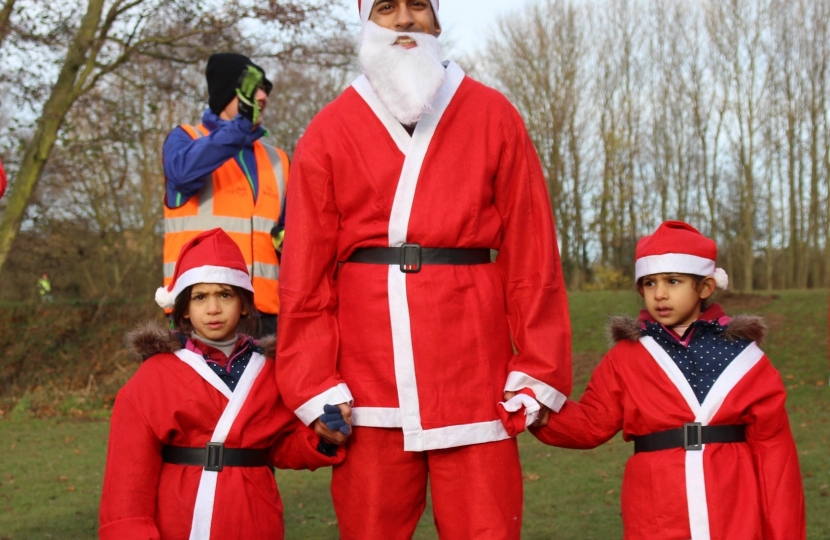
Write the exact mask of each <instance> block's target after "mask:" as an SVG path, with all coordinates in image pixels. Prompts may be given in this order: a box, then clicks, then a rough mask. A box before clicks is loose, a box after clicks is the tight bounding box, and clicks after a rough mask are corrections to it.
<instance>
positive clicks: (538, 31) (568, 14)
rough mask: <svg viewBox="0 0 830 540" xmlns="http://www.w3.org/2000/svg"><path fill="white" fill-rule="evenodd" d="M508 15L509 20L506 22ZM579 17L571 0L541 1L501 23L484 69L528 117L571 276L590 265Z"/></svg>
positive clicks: (583, 45)
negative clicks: (515, 18) (516, 18)
mask: <svg viewBox="0 0 830 540" xmlns="http://www.w3.org/2000/svg"><path fill="white" fill-rule="evenodd" d="M505 22H506V21H505ZM584 23H585V21H584V18H583V15H582V13H581V12H580V11H579V10H578V9H577V8H576V6H575V4H574V3H573V2H571V1H568V0H546V1H545V2H542V3H540V4H537V5H533V6H530V8H529V9H528V10H527V11H526V12H524V13H523V14H522V15H520V17H519V20H511V23H510V24H500V25H499V27H498V28H499V30H498V32H497V33H496V35H495V36H494V37H493V38H492V39H491V40H490V41H489V42H488V45H487V51H488V53H487V61H486V70H487V71H488V72H489V73H490V76H491V77H492V78H493V79H494V81H495V83H496V85H497V86H499V87H500V88H502V89H503V90H504V92H505V93H506V95H507V96H508V97H509V98H510V99H511V100H512V101H513V103H514V104H515V105H516V107H517V108H518V109H519V112H520V113H521V114H522V116H523V117H524V119H525V122H526V124H527V127H528V131H529V133H530V136H531V138H532V139H533V142H534V144H535V146H536V148H537V150H538V152H539V157H540V159H541V161H542V165H543V168H544V171H545V177H546V179H547V185H548V193H549V195H550V198H551V202H552V205H553V208H554V214H555V218H556V222H557V231H558V235H559V239H560V241H561V243H562V249H561V252H562V263H563V267H564V272H565V275H566V278H567V280H568V283H569V284H570V285H571V286H577V287H578V286H579V285H580V284H581V283H582V281H583V280H584V279H585V273H586V272H587V265H588V262H587V247H586V239H585V233H584V230H585V219H584V212H583V207H584V203H583V201H584V197H585V194H586V189H585V182H586V177H585V173H584V168H583V155H582V153H583V151H584V150H583V149H584V142H583V136H584V126H583V122H584V120H583V118H582V114H581V111H582V103H581V101H582V100H583V99H584V89H585V86H586V82H585V74H584V72H583V69H584V66H585V61H586V56H587V42H586V39H585V33H584V28H585V26H584Z"/></svg>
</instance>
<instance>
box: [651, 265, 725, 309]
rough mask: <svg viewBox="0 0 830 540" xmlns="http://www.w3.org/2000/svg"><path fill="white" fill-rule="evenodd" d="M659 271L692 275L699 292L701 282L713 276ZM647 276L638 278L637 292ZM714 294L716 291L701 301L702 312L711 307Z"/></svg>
mask: <svg viewBox="0 0 830 540" xmlns="http://www.w3.org/2000/svg"><path fill="white" fill-rule="evenodd" d="M658 273H660V274H680V275H682V276H687V277H690V278H692V280H694V287H695V290H696V291H697V292H700V284H701V283H703V280H704V279H706V278H707V277H711V276H699V275H697V274H687V273H685V272H658ZM646 277H647V276H643V277H641V278H640V279H638V280H637V292H640V290H641V289H642V287H643V279H645V278H646ZM715 290H716V291H717V288H715ZM713 296H715V294H714V293H712V294H711V295H710V296H709V298H704V299H703V300H701V301H700V312H701V313H703V312H704V311H706V310H707V309H709V306H710V305H711V304H712V297H713Z"/></svg>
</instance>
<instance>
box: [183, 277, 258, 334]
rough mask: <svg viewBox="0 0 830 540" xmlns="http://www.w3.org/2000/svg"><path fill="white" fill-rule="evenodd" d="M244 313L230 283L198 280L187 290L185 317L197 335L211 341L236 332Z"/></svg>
mask: <svg viewBox="0 0 830 540" xmlns="http://www.w3.org/2000/svg"><path fill="white" fill-rule="evenodd" d="M243 315H247V313H244V312H243V310H242V299H241V298H240V297H239V295H238V294H236V291H234V290H233V287H231V286H230V285H223V284H218V283H199V284H196V285H194V286H193V288H192V289H191V291H190V305H189V306H188V308H187V313H185V314H184V318H185V319H189V320H190V323H191V324H192V325H193V329H194V330H196V333H197V334H199V335H200V336H202V337H204V338H207V339H211V340H213V341H225V340H227V339H230V338H232V337H233V336H234V335H235V334H236V327H237V326H238V325H239V319H240V318H242V316H243Z"/></svg>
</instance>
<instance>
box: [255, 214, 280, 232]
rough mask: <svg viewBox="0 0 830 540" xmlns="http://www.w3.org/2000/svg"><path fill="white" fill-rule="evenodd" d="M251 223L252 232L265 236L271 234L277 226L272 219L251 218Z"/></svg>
mask: <svg viewBox="0 0 830 540" xmlns="http://www.w3.org/2000/svg"><path fill="white" fill-rule="evenodd" d="M251 222H252V223H253V227H254V232H263V233H267V234H271V229H273V228H274V227H275V226H276V224H277V222H276V221H274V220H273V219H269V218H265V217H261V216H254V217H252V218H251Z"/></svg>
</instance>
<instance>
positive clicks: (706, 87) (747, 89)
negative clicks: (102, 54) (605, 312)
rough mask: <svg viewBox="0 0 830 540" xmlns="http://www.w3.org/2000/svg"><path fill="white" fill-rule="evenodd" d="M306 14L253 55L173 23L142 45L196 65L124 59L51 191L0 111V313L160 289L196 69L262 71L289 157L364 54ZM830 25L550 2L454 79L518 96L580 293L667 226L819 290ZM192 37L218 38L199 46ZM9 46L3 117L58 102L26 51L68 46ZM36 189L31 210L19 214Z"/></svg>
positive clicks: (500, 28)
mask: <svg viewBox="0 0 830 540" xmlns="http://www.w3.org/2000/svg"><path fill="white" fill-rule="evenodd" d="M29 1H30V0H18V4H17V6H18V7H16V8H15V9H16V10H18V9H20V10H22V7H23V6H25V5H28V4H27V2H29ZM98 1H100V0H88V2H90V3H89V5H90V6H92V5H93V3H95V2H98ZM251 1H252V2H254V3H256V4H257V5H259V3H260V2H259V0H251ZM82 3H83V2H82ZM289 4H290V5H291V6H295V7H297V6H299V7H297V9H300V7H302V6H306V4H301V3H296V2H290V3H286V5H289ZM312 4H313V5H314V6H316V7H313V8H310V7H302V9H303V10H307V12H304V13H306V17H305V18H300V17H294V16H293V15H292V16H291V17H289V15H290V14H291V13H294V12H293V11H291V12H290V13H288V12H286V13H287V14H284V15H285V21H283V22H280V24H281V25H282V26H281V28H284V29H285V30H284V31H283V32H282V33H274V34H265V33H262V34H259V35H257V36H255V39H254V38H246V34H245V32H244V31H243V30H244V29H245V28H247V27H245V26H244V25H243V23H244V17H242V16H241V15H239V16H237V15H235V16H234V17H233V18H231V19H230V20H229V21H227V23H226V25H225V26H223V27H222V28H221V31H220V30H217V31H215V32H213V33H211V32H207V31H206V30H204V28H205V27H204V26H203V25H198V24H195V23H194V22H193V21H195V20H197V19H193V18H192V17H190V16H189V15H188V14H187V13H185V12H182V13H178V12H176V13H178V14H177V15H175V17H179V16H181V17H183V21H184V22H183V23H182V24H185V23H186V24H185V26H182V27H181V28H180V27H179V26H176V24H173V23H174V22H175V21H173V20H172V19H171V22H170V24H171V28H172V29H167V30H164V29H161V30H160V29H158V28H155V27H152V26H150V27H147V29H145V28H144V27H143V26H142V27H141V29H142V31H148V32H149V31H153V32H168V33H170V32H173V31H174V30H176V31H177V32H179V33H180V34H181V35H180V37H181V39H183V40H184V41H183V43H185V44H186V45H187V47H183V48H177V49H175V51H173V52H175V53H176V55H178V56H176V55H172V52H171V51H167V49H164V50H157V49H148V50H147V51H145V52H144V53H142V54H139V52H140V51H139V52H135V54H132V55H131V56H128V57H127V56H125V57H124V61H123V62H122V63H120V64H119V63H118V62H120V61H121V60H120V58H121V57H120V56H118V55H115V56H113V58H112V59H110V60H111V62H112V71H103V72H101V76H100V78H99V79H96V80H95V84H87V85H86V86H84V87H83V88H81V89H79V90H78V91H77V94H72V95H71V96H70V97H71V98H72V101H71V105H67V107H66V111H67V112H66V114H65V118H64V119H63V122H62V124H60V127H59V128H57V127H56V128H55V129H56V130H57V131H56V141H55V143H54V146H53V147H52V148H51V150H50V151H49V154H48V161H46V164H45V165H44V166H43V168H42V171H41V170H40V169H38V167H40V165H39V164H38V163H39V162H37V160H35V161H32V162H31V163H30V164H27V163H29V162H27V161H26V160H27V159H29V158H28V157H27V156H30V153H31V152H34V150H31V148H32V144H34V142H33V141H35V142H37V141H40V140H41V139H42V137H41V135H39V133H40V132H37V131H36V130H34V128H35V127H37V126H36V125H30V126H27V125H25V122H23V123H21V122H20V121H18V120H15V121H14V122H12V121H10V120H9V118H8V114H7V115H5V116H4V115H3V114H1V113H2V112H3V111H2V110H0V128H4V127H7V128H9V129H8V130H7V131H6V132H5V133H7V135H3V134H2V133H3V130H0V143H2V144H0V146H2V145H5V148H0V152H2V153H3V158H4V162H6V163H8V164H9V165H10V169H11V171H10V172H12V176H11V179H12V193H11V194H8V195H7V196H6V198H5V199H4V200H3V201H2V202H0V216H4V218H3V219H4V220H5V221H3V222H2V223H0V225H1V226H0V236H2V237H3V238H6V239H8V238H10V237H13V236H14V234H15V232H16V230H17V229H16V228H15V227H16V226H17V225H16V224H15V223H12V221H14V220H12V219H11V218H9V216H11V215H12V213H15V215H18V216H19V219H20V220H21V223H22V224H23V225H22V229H21V230H20V234H19V235H17V237H16V240H15V241H14V243H13V245H12V249H11V250H10V252H9V255H8V259H6V260H5V261H3V257H2V255H3V249H0V267H2V270H1V271H0V300H15V301H21V300H29V299H34V298H35V283H36V280H37V277H38V276H39V275H40V273H41V272H44V271H46V272H49V273H50V275H51V277H52V281H53V290H54V295H55V297H56V298H57V299H61V298H88V299H96V300H100V299H104V298H107V299H113V298H133V297H147V298H148V299H151V298H152V292H153V290H154V289H155V287H156V286H158V284H159V283H160V281H161V264H160V258H161V256H160V252H161V235H162V229H163V226H162V200H163V197H164V187H163V186H164V175H163V171H162V162H161V146H162V144H163V142H164V139H165V137H166V135H167V133H168V132H169V130H170V129H171V128H172V127H173V126H175V125H176V124H178V123H183V122H187V123H195V122H198V120H199V118H200V115H201V111H202V110H203V107H204V105H205V101H206V96H205V86H204V79H203V75H202V69H203V60H204V58H205V55H206V54H208V53H209V52H211V51H212V50H213V48H214V47H218V46H221V47H230V46H233V47H235V48H237V50H241V51H244V52H248V53H250V54H252V55H253V56H255V57H257V54H258V53H260V55H261V56H260V58H261V60H260V62H261V63H262V64H263V65H265V66H266V68H267V70H268V74H269V77H270V78H271V79H272V80H273V81H274V82H275V87H274V90H273V92H272V94H271V96H270V102H269V106H268V110H267V111H266V115H265V122H266V126H267V127H268V129H269V131H270V132H271V137H270V139H268V140H269V142H270V143H272V144H276V145H278V146H281V147H283V148H285V149H286V150H288V151H289V153H291V151H292V150H293V148H294V146H295V145H296V142H297V139H298V138H299V136H300V135H301V134H302V132H303V129H304V128H305V126H306V125H307V124H308V122H309V121H310V120H311V118H312V117H313V116H314V114H316V112H317V111H319V110H320V108H322V107H323V106H324V105H325V104H326V103H328V102H329V101H330V100H331V99H333V98H334V97H335V96H337V95H338V93H339V92H340V91H341V90H342V89H343V88H344V87H345V85H346V84H348V82H349V81H350V77H352V76H353V74H354V67H353V65H350V59H352V58H353V50H352V49H351V45H350V44H348V43H346V41H347V40H345V38H342V35H343V33H344V32H345V33H348V32H350V31H353V30H354V29H353V28H352V29H348V28H346V29H343V28H341V29H340V30H338V32H339V33H338V32H334V31H333V30H331V31H329V30H326V31H325V32H321V31H319V30H314V28H315V27H314V25H313V24H311V21H313V20H315V19H314V17H316V16H318V15H319V13H321V11H325V9H327V7H326V3H325V2H322V1H316V0H315V2H313V3H312ZM136 5H137V6H138V7H136V8H134V9H137V10H143V9H146V10H150V9H151V8H152V7H153V6H155V5H165V6H167V5H168V4H167V0H152V1H151V0H144V1H143V3H140V4H136ZM277 5H282V3H277ZM307 5H311V4H307ZM349 7H350V8H351V7H352V6H351V4H349ZM193 9H196V8H195V7H194V8H193ZM200 9H201V8H200ZM263 9H264V8H263ZM286 9H287V8H286ZM292 9H294V8H292ZM289 11H290V10H289ZM15 13H18V11H15ZM25 13H26V12H25V11H19V14H18V15H15V16H17V17H24V15H25ZM74 13H75V12H74V11H72V10H68V11H66V13H64V12H63V11H61V12H60V13H57V12H56V15H55V20H54V21H52V20H51V19H50V20H49V21H44V22H42V23H41V24H42V26H44V27H43V28H42V29H41V28H40V27H38V28H39V29H40V30H39V31H42V32H43V35H44V36H46V37H49V36H52V35H53V33H54V32H52V33H50V32H51V30H49V28H51V27H48V24H47V23H49V24H52V23H54V25H55V28H59V29H60V31H61V32H65V33H66V35H67V36H69V35H71V34H72V33H73V32H75V30H76V28H78V27H77V24H78V22H77V21H76V20H75V19H73V18H72V17H73V16H74V15H73V14H74ZM246 13H247V12H246ZM298 13H299V12H298ZM203 15H204V16H205V17H209V16H212V14H211V13H210V12H206V13H204V14H203ZM171 16H172V15H171ZM61 17H64V18H63V19H61ZM14 20H15V17H14V16H13V17H12V21H14ZM20 20H23V19H20ZM63 20H65V21H66V24H65V25H63V26H62V25H61V24H59V23H61V21H63ZM102 20H103V19H102ZM131 21H132V19H125V21H124V24H126V25H127V26H125V28H126V29H127V30H129V28H131V27H130V26H129V25H130V24H132V22H131ZM127 23H129V24H127ZM102 24H103V23H102ZM828 24H830V0H786V1H785V0H583V1H578V0H540V1H539V2H538V3H535V4H533V3H529V5H528V6H527V7H523V8H522V9H520V10H518V11H517V12H515V13H513V14H511V15H509V16H507V17H505V18H504V19H503V20H502V21H500V23H499V24H498V25H497V26H496V28H495V29H494V33H493V34H492V35H491V36H490V37H489V38H488V39H487V41H486V47H485V48H484V50H483V51H482V52H481V53H480V54H478V55H476V56H472V57H467V58H461V59H459V61H460V63H461V64H462V65H463V66H464V67H465V68H467V69H468V71H469V73H471V74H472V75H474V76H475V77H477V78H479V79H481V80H483V81H484V82H487V83H489V84H492V85H493V86H496V87H498V88H500V89H501V90H502V91H503V92H505V94H506V95H507V96H508V97H509V98H510V100H511V101H512V102H513V103H514V104H515V105H516V107H517V108H518V109H519V111H520V112H521V114H522V115H523V117H524V118H525V121H526V123H527V126H528V129H529V130H530V133H531V136H532V138H533V140H534V142H535V144H536V147H537V149H538V152H539V156H540V158H541V161H542V165H543V168H544V172H545V175H546V178H547V182H548V188H549V192H550V197H551V201H552V206H553V211H554V214H555V218H556V222H557V233H558V236H559V241H560V247H561V252H562V260H563V265H564V270H565V273H566V278H567V283H568V286H569V287H571V288H572V289H596V288H624V287H631V286H632V280H631V275H632V270H633V262H634V261H633V252H634V247H635V245H636V241H637V239H638V238H639V237H640V236H642V235H643V234H647V233H648V232H650V231H652V230H653V229H654V228H655V227H656V226H657V225H658V224H659V223H660V222H661V221H663V220H666V219H681V220H686V221H689V222H690V223H692V224H694V225H695V226H697V227H698V228H700V229H701V230H702V231H703V232H704V233H705V234H707V235H710V236H713V237H714V238H716V239H717V241H718V244H719V248H720V259H721V260H720V261H719V263H720V265H721V266H723V267H724V268H725V269H726V270H727V272H728V273H729V275H730V278H731V281H732V286H733V288H737V289H741V290H750V289H783V288H805V287H827V286H828V285H829V284H830V249H828V238H830V204H828V202H830V201H828V193H829V192H830V113H828V103H830V28H828ZM187 25H195V26H194V28H195V29H196V30H198V31H199V32H202V33H203V34H205V35H202V34H199V36H201V37H199V38H198V40H196V39H195V38H191V37H189V36H190V34H189V33H188V32H190V30H188V29H189V28H190V26H187ZM240 25H242V26H240ZM303 25H305V26H308V28H310V30H309V31H308V32H306V33H303V34H302V35H301V37H302V39H300V37H297V36H298V35H299V34H296V32H295V33H292V30H291V28H305V26H303ZM11 28H12V33H11V34H8V37H7V39H6V41H5V43H3V42H0V45H2V47H1V48H2V50H3V51H6V52H8V53H9V54H10V55H11V57H13V58H17V59H18V62H17V64H15V66H16V67H15V66H12V64H11V63H10V64H8V65H4V67H3V68H0V89H3V90H4V91H6V90H8V92H7V93H6V95H7V96H8V99H7V100H6V101H7V103H6V110H8V107H9V106H10V105H9V104H11V106H15V105H14V104H16V103H20V104H24V103H25V104H26V106H27V107H30V108H31V107H35V103H36V102H37V103H40V102H42V101H43V100H44V99H45V97H46V96H47V95H51V94H49V92H52V93H53V94H54V92H56V91H57V90H56V89H57V86H54V87H51V86H49V85H50V84H52V83H51V82H50V79H49V77H50V76H51V75H48V74H49V73H51V71H49V70H42V71H39V72H38V73H39V74H40V75H38V76H39V77H41V78H40V79H38V81H36V82H37V85H35V84H34V83H32V85H33V86H32V90H31V91H28V90H27V92H25V93H22V94H21V93H20V92H18V91H17V90H15V88H22V87H20V86H19V84H18V83H19V82H20V81H26V80H28V79H27V78H26V77H33V75H31V74H30V73H29V71H30V70H29V71H27V70H26V64H25V59H26V58H28V57H27V56H26V54H30V53H29V52H27V51H29V49H31V48H32V47H34V46H35V45H33V44H37V46H38V47H41V49H36V50H41V51H42V52H43V51H51V52H52V54H53V55H54V57H55V58H58V56H59V55H61V54H64V53H63V52H61V51H62V49H60V47H65V43H67V41H66V39H57V38H54V39H52V38H51V37H50V38H49V39H52V41H49V40H47V39H46V37H44V38H43V39H40V40H39V41H33V38H32V37H31V36H29V34H26V33H25V32H22V31H21V30H20V29H21V28H22V26H20V25H17V26H15V25H12V26H11ZM122 30H123V31H124V32H126V30H124V29H122ZM185 30H186V31H185ZM196 30H193V31H196ZM205 32H207V33H205ZM174 34H175V32H174ZM56 35H57V34H56ZM60 35H61V36H64V34H60ZM125 35H129V33H127V34H125ZM171 35H173V34H171ZM176 35H179V34H176ZM333 35H337V36H341V38H339V41H337V43H338V44H340V46H341V48H340V49H337V48H336V47H334V46H332V45H331V44H330V43H331V37H332V36H333ZM484 35H486V34H484ZM268 36H272V37H271V38H269V37H268ZM64 37H65V36H64ZM220 38H221V39H220ZM119 39H120V38H119ZM125 39H126V38H125ZM148 39H149V38H148ZM153 39H156V38H153ZM177 39H178V38H177ZM268 39H272V40H273V43H271V42H269V41H268ZM194 40H195V41H194ZM199 40H202V41H199ZM211 40H213V41H211ZM344 40H345V41H344ZM116 42H117V41H116ZM147 43H148V44H152V43H163V42H162V41H152V40H150V41H147ZM315 44H317V45H315ZM327 44H328V45H327ZM148 46H149V45H148ZM164 46H165V47H167V46H168V45H164ZM27 47H28V48H27ZM32 50H35V49H32ZM106 50H107V49H105V51H106ZM273 50H280V51H288V53H290V54H288V53H285V52H282V53H274V52H273ZM335 50H336V51H339V53H338V55H337V56H336V57H334V56H332V55H331V54H329V52H330V51H335ZM165 51H167V52H170V54H167V53H166V52H165ZM264 51H271V52H269V53H267V54H266V53H265V52H264ZM327 51H328V52H327ZM115 52H117V50H115ZM110 53H111V54H115V53H113V52H112V51H110ZM162 53H164V54H162ZM31 54H34V53H31ZM38 54H40V53H38ZM125 54H126V53H125ZM171 55H172V56H171ZM181 57H186V59H187V62H182V60H183V58H181ZM32 58H37V55H35V56H32ZM108 58H109V57H108ZM304 58H305V59H308V62H304V60H303V59H304ZM58 63H59V62H58ZM90 65H91V66H92V67H90V69H91V70H93V72H94V70H95V69H101V68H100V66H99V67H97V68H96V67H95V66H96V64H94V62H93V63H92V64H90ZM5 70H8V71H5ZM15 85H17V86H15ZM35 89H37V92H36V91H35ZM81 90H82V91H81ZM32 98H34V99H35V100H36V101H32ZM37 100H40V101H37ZM21 106H22V105H21ZM39 122H40V121H39ZM38 125H39V124H38ZM12 128H14V131H12ZM38 137H41V139H38ZM38 144H41V143H38ZM39 148H40V147H39ZM31 155H33V156H39V155H40V154H37V153H35V154H31ZM32 159H35V158H32ZM38 159H40V158H38ZM27 167H28V168H27ZM35 169H37V171H40V172H37V171H35ZM21 171H23V172H25V171H30V172H29V173H27V174H28V176H27V175H26V174H23V172H21ZM24 181H25V182H28V184H27V185H28V186H30V187H31V193H32V195H31V196H30V197H29V196H28V195H26V197H27V198H24V197H23V196H21V195H19V194H20V193H23V191H22V189H23V188H25V187H26V186H24V185H23V183H24ZM15 183H19V184H20V185H19V186H15ZM26 189H28V188H26ZM15 192H17V193H18V194H17V195H15ZM15 219H17V218H15ZM288 229H289V234H290V218H289V225H288ZM4 235H5V236H4ZM10 235H11V236H10ZM3 238H0V240H2V239H3ZM0 243H2V242H0ZM0 248H2V246H0Z"/></svg>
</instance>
